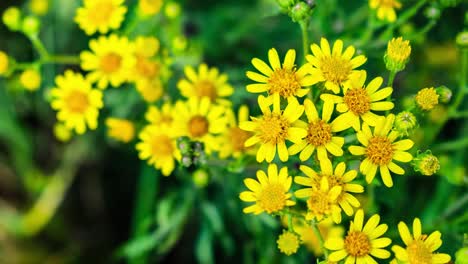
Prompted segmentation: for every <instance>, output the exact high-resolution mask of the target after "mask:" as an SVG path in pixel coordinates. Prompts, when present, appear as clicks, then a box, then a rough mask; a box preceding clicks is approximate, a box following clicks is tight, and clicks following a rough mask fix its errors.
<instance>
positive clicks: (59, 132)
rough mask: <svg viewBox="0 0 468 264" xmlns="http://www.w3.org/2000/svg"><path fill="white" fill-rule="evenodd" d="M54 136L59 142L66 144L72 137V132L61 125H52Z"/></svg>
mask: <svg viewBox="0 0 468 264" xmlns="http://www.w3.org/2000/svg"><path fill="white" fill-rule="evenodd" d="M54 135H55V138H57V139H58V140H59V141H61V142H67V141H69V140H70V138H71V137H72V132H71V131H70V129H69V128H67V127H66V126H65V125H64V124H63V123H56V124H55V125H54Z"/></svg>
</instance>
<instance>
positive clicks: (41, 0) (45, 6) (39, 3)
mask: <svg viewBox="0 0 468 264" xmlns="http://www.w3.org/2000/svg"><path fill="white" fill-rule="evenodd" d="M29 8H30V9H31V11H32V12H33V13H34V14H36V15H38V16H43V15H45V14H47V11H49V0H31V1H30V2H29Z"/></svg>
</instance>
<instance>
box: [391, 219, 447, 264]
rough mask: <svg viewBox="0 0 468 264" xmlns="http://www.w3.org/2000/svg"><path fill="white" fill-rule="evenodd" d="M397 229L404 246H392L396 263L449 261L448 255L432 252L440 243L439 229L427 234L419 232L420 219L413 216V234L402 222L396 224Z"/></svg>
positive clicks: (439, 263) (429, 263)
mask: <svg viewBox="0 0 468 264" xmlns="http://www.w3.org/2000/svg"><path fill="white" fill-rule="evenodd" d="M398 231H399V233H400V236H401V239H402V240H403V242H404V243H405V245H406V248H402V247H400V246H397V245H395V246H393V247H392V251H393V252H394V253H395V256H396V258H397V259H398V261H399V262H398V263H401V264H403V263H404V264H422V263H424V264H426V263H427V264H445V263H449V261H450V255H448V254H443V253H434V251H436V250H437V249H439V248H440V246H441V245H442V240H441V239H440V237H441V234H440V232H439V231H434V232H432V233H431V234H430V235H429V236H428V235H424V234H422V233H421V221H420V220H419V218H415V219H414V221H413V235H411V233H410V231H409V228H408V226H407V225H406V224H405V223H404V222H400V223H399V224H398Z"/></svg>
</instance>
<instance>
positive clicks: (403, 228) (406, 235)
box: [398, 222, 413, 246]
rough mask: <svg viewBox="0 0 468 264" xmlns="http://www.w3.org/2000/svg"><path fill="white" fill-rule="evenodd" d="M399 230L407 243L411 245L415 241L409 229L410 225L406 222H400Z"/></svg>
mask: <svg viewBox="0 0 468 264" xmlns="http://www.w3.org/2000/svg"><path fill="white" fill-rule="evenodd" d="M398 232H399V233H400V236H401V240H403V243H405V245H407V246H408V245H409V244H410V243H411V242H412V241H413V237H412V236H411V233H410V231H409V229H408V226H407V225H406V224H405V223H404V222H400V223H398Z"/></svg>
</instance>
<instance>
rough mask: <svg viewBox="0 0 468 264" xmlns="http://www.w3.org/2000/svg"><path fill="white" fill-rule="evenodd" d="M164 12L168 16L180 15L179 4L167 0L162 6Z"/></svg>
mask: <svg viewBox="0 0 468 264" xmlns="http://www.w3.org/2000/svg"><path fill="white" fill-rule="evenodd" d="M164 13H165V14H166V16H167V17H168V18H176V17H178V16H179V15H180V5H179V3H176V2H169V3H167V4H166V7H165V8H164Z"/></svg>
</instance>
